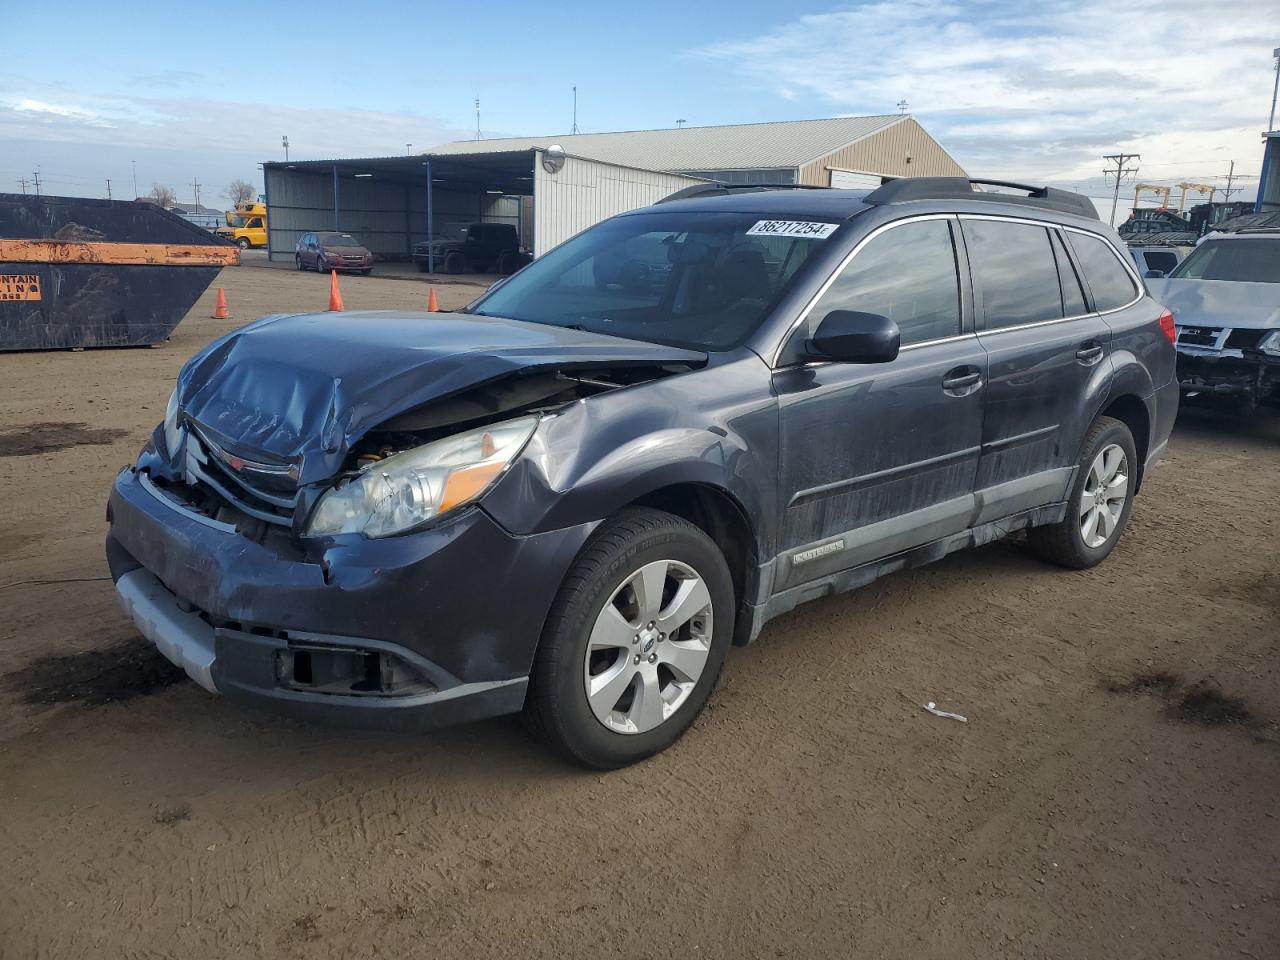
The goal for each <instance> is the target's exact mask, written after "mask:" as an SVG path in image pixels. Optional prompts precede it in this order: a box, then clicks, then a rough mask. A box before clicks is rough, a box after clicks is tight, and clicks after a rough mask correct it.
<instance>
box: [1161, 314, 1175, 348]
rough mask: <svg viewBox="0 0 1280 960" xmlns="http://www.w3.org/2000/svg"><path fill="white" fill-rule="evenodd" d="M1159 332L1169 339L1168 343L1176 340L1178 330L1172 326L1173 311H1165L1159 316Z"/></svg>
mask: <svg viewBox="0 0 1280 960" xmlns="http://www.w3.org/2000/svg"><path fill="white" fill-rule="evenodd" d="M1160 332H1161V333H1163V334H1164V335H1165V336H1166V337H1168V338H1169V342H1170V343H1174V342H1175V341H1176V340H1177V339H1178V328H1177V327H1175V326H1174V325H1173V311H1172V310H1165V312H1164V313H1162V314H1160Z"/></svg>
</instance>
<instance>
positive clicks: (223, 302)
mask: <svg viewBox="0 0 1280 960" xmlns="http://www.w3.org/2000/svg"><path fill="white" fill-rule="evenodd" d="M230 316H231V314H229V313H228V312H227V294H226V292H225V291H224V290H223V289H222V288H221V287H219V288H218V303H217V306H215V307H214V308H213V319H215V320H226V319H228V318H229V317H230Z"/></svg>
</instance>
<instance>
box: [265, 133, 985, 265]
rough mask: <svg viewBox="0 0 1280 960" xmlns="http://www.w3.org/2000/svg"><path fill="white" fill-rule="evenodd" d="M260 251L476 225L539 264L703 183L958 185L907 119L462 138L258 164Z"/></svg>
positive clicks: (376, 246) (402, 248)
mask: <svg viewBox="0 0 1280 960" xmlns="http://www.w3.org/2000/svg"><path fill="white" fill-rule="evenodd" d="M263 170H264V178H265V185H266V199H267V207H268V210H269V211H270V213H269V215H268V224H269V227H270V230H269V239H268V247H267V249H268V254H269V255H270V256H271V257H272V258H273V259H274V258H276V257H283V258H286V259H288V258H291V257H292V256H293V248H294V243H295V242H296V241H297V239H298V238H299V237H300V236H301V235H302V234H303V233H305V232H307V231H311V230H343V231H347V232H350V233H354V234H356V235H358V236H359V237H360V238H361V239H362V240H363V241H364V243H365V245H366V246H368V247H369V248H370V249H371V250H373V252H374V253H375V254H377V255H379V256H380V257H384V258H389V259H390V258H403V257H407V256H408V255H409V254H410V253H411V252H412V249H413V244H414V243H417V242H419V241H422V240H430V239H438V238H442V237H448V238H454V237H458V236H460V235H461V233H462V231H463V230H464V229H465V227H466V225H467V224H469V223H474V222H508V223H513V224H516V225H518V226H519V227H520V229H521V233H522V236H524V237H525V238H526V243H527V244H528V245H529V246H531V248H532V250H533V253H534V255H535V256H536V255H540V254H542V253H545V252H546V251H547V250H549V249H550V248H551V247H553V246H555V245H556V244H558V243H560V242H561V241H563V240H565V239H567V238H569V237H571V236H572V235H573V234H575V233H577V232H578V231H580V230H583V229H585V228H586V227H589V226H591V225H592V224H594V223H597V222H599V221H600V220H603V219H606V218H607V217H611V216H613V215H615V214H618V213H623V212H625V211H627V210H633V209H635V208H636V207H641V206H645V205H647V204H650V203H654V202H656V201H658V200H661V199H662V198H664V197H666V196H669V195H670V194H672V193H674V192H675V191H677V190H679V189H681V188H682V187H686V186H689V185H690V184H692V183H696V182H699V181H700V180H715V181H718V182H722V183H732V184H752V183H797V184H808V185H814V186H833V187H862V186H878V185H879V183H880V178H881V177H882V176H964V175H965V172H964V170H963V169H962V168H961V167H960V165H959V164H958V163H956V161H955V160H953V159H952V158H951V156H950V155H949V154H947V152H946V151H945V150H944V149H943V148H942V147H941V146H940V145H939V144H938V142H937V141H936V140H934V139H933V138H932V137H931V136H929V134H928V133H927V132H926V131H925V129H924V128H923V127H922V126H921V125H920V124H919V123H918V122H917V121H916V120H915V119H914V118H912V117H910V116H905V115H894V116H884V117H837V118H833V119H829V120H797V121H783V122H777V123H750V124H738V125H734V126H719V127H682V128H675V129H666V130H634V131H625V132H620V133H586V134H575V135H572V136H562V137H555V136H542V137H506V138H502V139H490V140H460V141H457V142H454V143H447V144H444V145H443V146H440V147H436V148H435V149H433V150H431V151H429V152H427V153H423V154H415V155H410V156H402V157H371V158H364V159H343V160H307V161H296V162H293V163H276V162H267V163H264V164H263Z"/></svg>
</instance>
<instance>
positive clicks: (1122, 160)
mask: <svg viewBox="0 0 1280 960" xmlns="http://www.w3.org/2000/svg"><path fill="white" fill-rule="evenodd" d="M1102 159H1103V160H1108V161H1110V162H1111V163H1114V164H1115V169H1104V170H1103V171H1102V175H1103V176H1104V177H1112V176H1113V177H1115V178H1116V188H1115V192H1114V193H1112V195H1111V219H1110V220H1109V221H1108V223H1107V226H1115V222H1116V207H1117V206H1118V205H1119V203H1120V181H1121V180H1123V179H1124V178H1125V177H1126V176H1127V175H1128V174H1131V173H1137V172H1138V168H1137V167H1126V166H1125V164H1126V163H1128V162H1129V161H1130V160H1141V159H1142V154H1140V153H1108V154H1106V155H1105V156H1104V157H1103V158H1102Z"/></svg>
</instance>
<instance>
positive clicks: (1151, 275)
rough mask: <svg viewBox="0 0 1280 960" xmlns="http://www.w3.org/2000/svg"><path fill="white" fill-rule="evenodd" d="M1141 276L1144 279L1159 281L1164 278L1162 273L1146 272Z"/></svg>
mask: <svg viewBox="0 0 1280 960" xmlns="http://www.w3.org/2000/svg"><path fill="white" fill-rule="evenodd" d="M1143 276H1144V277H1146V278H1147V279H1148V280H1159V279H1160V278H1161V277H1163V276H1164V271H1163V270H1148V271H1147V272H1146V273H1144V274H1143Z"/></svg>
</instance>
